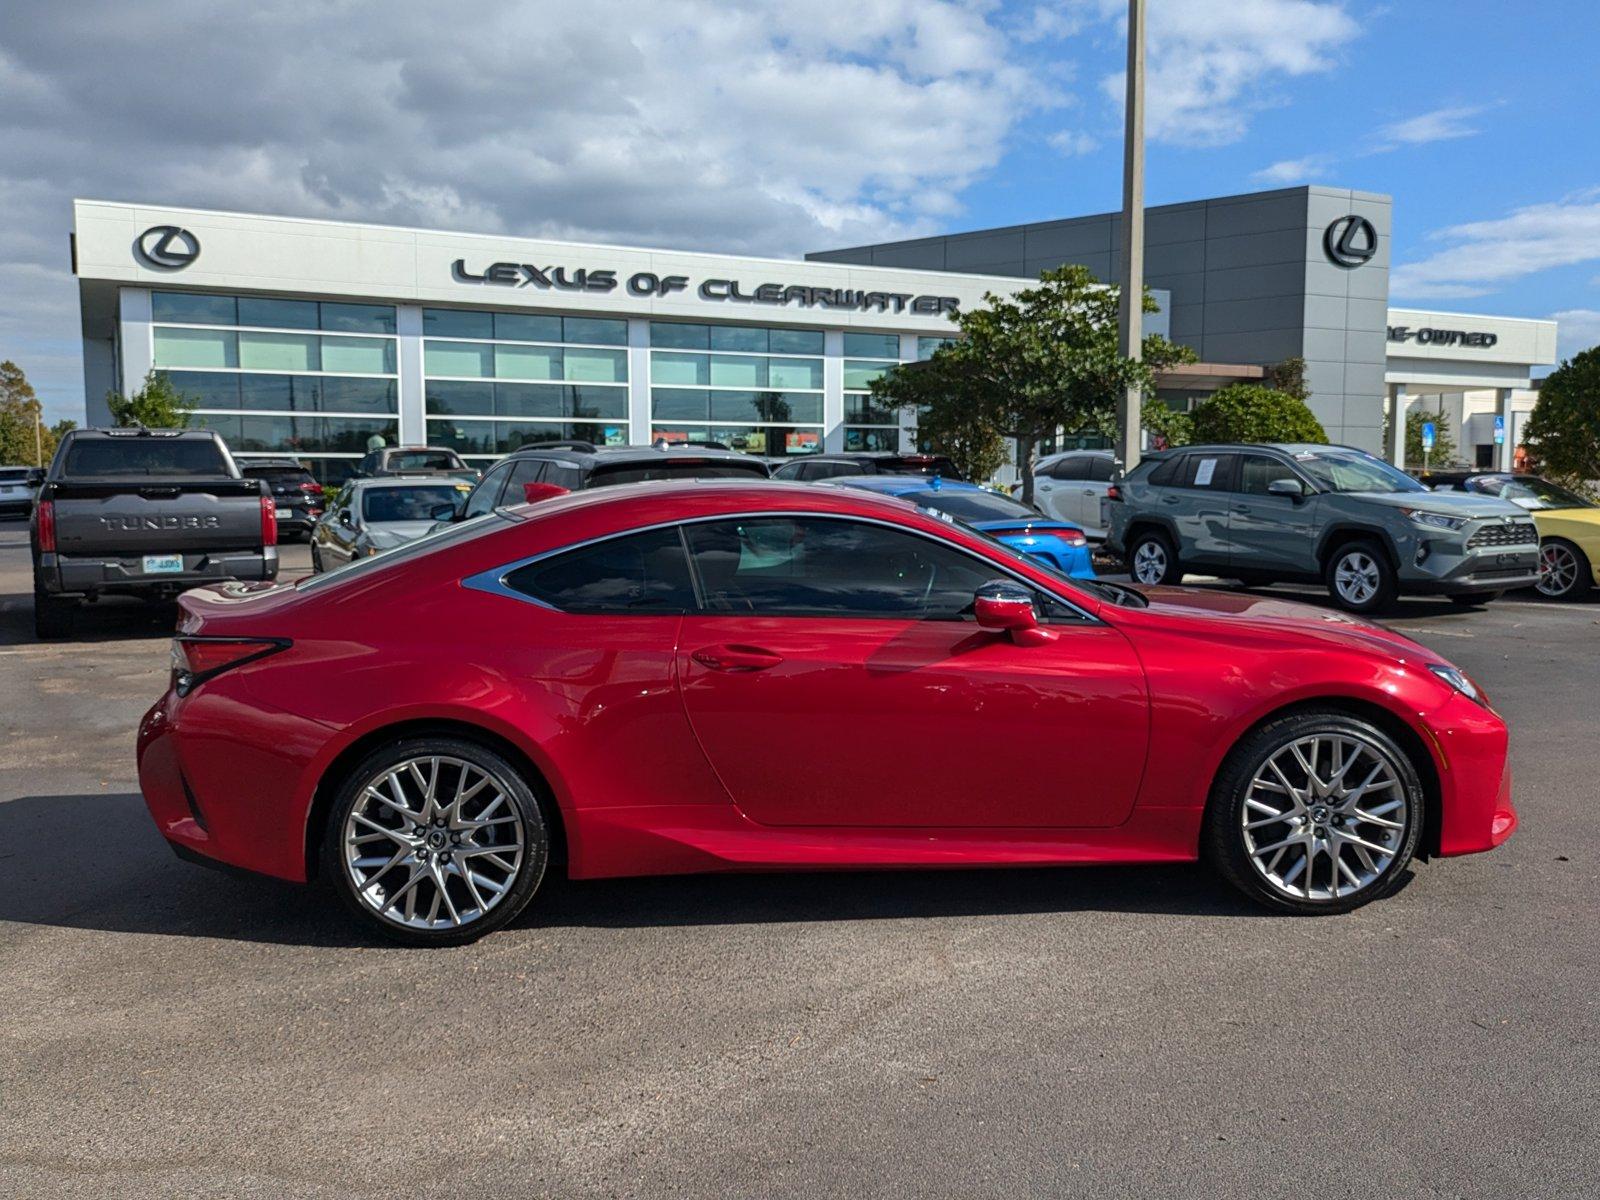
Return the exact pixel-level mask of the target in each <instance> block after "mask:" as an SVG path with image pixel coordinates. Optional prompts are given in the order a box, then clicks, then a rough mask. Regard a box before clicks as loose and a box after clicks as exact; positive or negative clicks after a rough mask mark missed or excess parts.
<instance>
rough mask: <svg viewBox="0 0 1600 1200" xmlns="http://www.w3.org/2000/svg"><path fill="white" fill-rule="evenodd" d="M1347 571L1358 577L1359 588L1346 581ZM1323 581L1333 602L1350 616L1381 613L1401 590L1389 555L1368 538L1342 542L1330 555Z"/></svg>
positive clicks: (1323, 573)
mask: <svg viewBox="0 0 1600 1200" xmlns="http://www.w3.org/2000/svg"><path fill="white" fill-rule="evenodd" d="M1347 568H1348V570H1349V572H1350V575H1352V576H1359V577H1360V585H1359V586H1357V584H1356V583H1355V582H1353V581H1349V582H1347V581H1346V576H1345V571H1346V569H1347ZM1322 581H1323V583H1324V584H1325V585H1326V586H1327V589H1328V595H1329V596H1330V597H1332V599H1333V602H1334V603H1335V604H1336V605H1338V606H1339V607H1340V608H1342V609H1344V610H1345V611H1346V612H1353V613H1363V614H1366V613H1379V612H1383V611H1385V610H1386V609H1388V608H1389V607H1390V606H1391V605H1392V604H1394V598H1395V596H1396V595H1398V594H1399V591H1400V586H1399V580H1398V579H1397V578H1396V577H1395V570H1394V567H1393V565H1391V564H1390V562H1389V554H1388V552H1387V551H1386V550H1385V549H1384V548H1383V546H1382V545H1380V544H1379V543H1378V542H1376V541H1374V540H1373V539H1371V538H1357V539H1356V540H1355V541H1350V542H1345V543H1344V544H1343V545H1341V546H1339V547H1338V548H1337V549H1336V550H1334V551H1333V553H1331V554H1329V555H1328V561H1327V563H1326V564H1325V565H1324V567H1323V571H1322Z"/></svg>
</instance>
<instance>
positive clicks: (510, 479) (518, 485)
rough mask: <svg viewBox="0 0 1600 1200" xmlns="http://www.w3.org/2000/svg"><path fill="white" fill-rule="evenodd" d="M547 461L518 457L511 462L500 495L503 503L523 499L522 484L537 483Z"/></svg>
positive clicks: (542, 475) (512, 502)
mask: <svg viewBox="0 0 1600 1200" xmlns="http://www.w3.org/2000/svg"><path fill="white" fill-rule="evenodd" d="M547 465H548V464H547V463H546V462H545V460H544V459H542V458H519V459H517V460H516V461H515V462H513V463H512V464H511V474H510V475H509V476H507V477H506V490H505V495H504V496H502V497H501V502H502V503H504V504H521V503H522V500H523V495H522V485H523V484H525V483H538V482H539V480H541V479H542V478H544V473H545V469H546V467H547Z"/></svg>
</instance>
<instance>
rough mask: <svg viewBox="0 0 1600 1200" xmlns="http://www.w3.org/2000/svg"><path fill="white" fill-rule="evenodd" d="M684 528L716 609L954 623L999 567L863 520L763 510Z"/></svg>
mask: <svg viewBox="0 0 1600 1200" xmlns="http://www.w3.org/2000/svg"><path fill="white" fill-rule="evenodd" d="M684 532H685V533H686V534H687V535H688V538H689V549H690V553H691V554H692V556H693V559H694V566H695V570H696V572H698V574H699V576H700V585H701V589H702V592H703V594H704V596H705V606H706V609H707V611H708V612H712V613H740V614H750V615H752V616H769V617H770V616H838V617H884V618H899V619H902V620H919V619H935V620H954V619H958V618H960V617H961V616H963V615H964V614H965V613H966V612H967V610H968V609H970V608H971V606H972V594H973V592H975V591H977V589H978V588H979V586H980V585H982V584H984V583H986V582H987V581H989V580H990V579H993V578H994V577H995V576H996V575H998V574H1000V572H999V571H997V570H996V569H995V568H993V567H991V566H989V565H987V564H986V563H984V562H982V561H981V560H979V559H977V558H974V557H972V556H970V555H968V554H965V553H963V552H962V551H960V550H957V549H956V548H954V547H953V546H943V545H940V544H939V543H938V542H935V541H932V540H930V539H928V538H924V537H919V536H917V535H916V534H910V533H902V532H900V531H898V530H894V529H886V528H884V527H882V526H879V525H869V524H866V523H864V522H858V521H834V520H826V519H818V518H790V517H756V518H752V519H750V520H733V521H712V522H706V523H704V524H696V525H688V526H685V528H684Z"/></svg>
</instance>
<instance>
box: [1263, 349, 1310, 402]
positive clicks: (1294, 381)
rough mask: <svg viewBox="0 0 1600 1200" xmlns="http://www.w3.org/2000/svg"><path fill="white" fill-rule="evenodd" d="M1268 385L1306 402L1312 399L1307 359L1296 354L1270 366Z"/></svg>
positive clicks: (1276, 390)
mask: <svg viewBox="0 0 1600 1200" xmlns="http://www.w3.org/2000/svg"><path fill="white" fill-rule="evenodd" d="M1267 386H1268V387H1270V388H1271V389H1272V390H1273V391H1275V392H1282V393H1283V394H1284V395H1285V396H1293V397H1294V398H1295V399H1296V400H1298V401H1300V402H1301V403H1302V404H1304V403H1305V402H1306V401H1307V400H1309V399H1311V389H1310V388H1309V387H1307V386H1306V360H1305V359H1303V358H1300V357H1298V356H1296V357H1294V358H1286V359H1284V360H1283V361H1282V362H1281V363H1277V364H1275V365H1273V366H1270V367H1268V368H1267Z"/></svg>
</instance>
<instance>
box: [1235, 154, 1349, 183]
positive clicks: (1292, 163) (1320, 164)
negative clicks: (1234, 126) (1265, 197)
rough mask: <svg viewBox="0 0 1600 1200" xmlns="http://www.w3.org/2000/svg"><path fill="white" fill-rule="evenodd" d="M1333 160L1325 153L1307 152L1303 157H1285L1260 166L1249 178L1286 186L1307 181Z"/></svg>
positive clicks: (1325, 168) (1320, 172)
mask: <svg viewBox="0 0 1600 1200" xmlns="http://www.w3.org/2000/svg"><path fill="white" fill-rule="evenodd" d="M1332 161H1333V160H1332V158H1331V157H1330V156H1329V155H1326V154H1309V155H1307V156H1306V157H1305V158H1285V159H1280V160H1279V161H1278V162H1275V163H1272V164H1270V165H1269V166H1265V167H1262V168H1261V169H1260V170H1259V171H1252V172H1251V174H1250V178H1251V179H1254V180H1255V181H1256V182H1257V183H1270V184H1275V185H1277V186H1279V187H1288V186H1289V185H1290V184H1295V183H1309V182H1311V181H1312V180H1313V179H1315V178H1316V177H1317V176H1319V175H1320V174H1322V172H1323V171H1325V170H1327V169H1328V164H1329V163H1331V162H1332Z"/></svg>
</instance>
